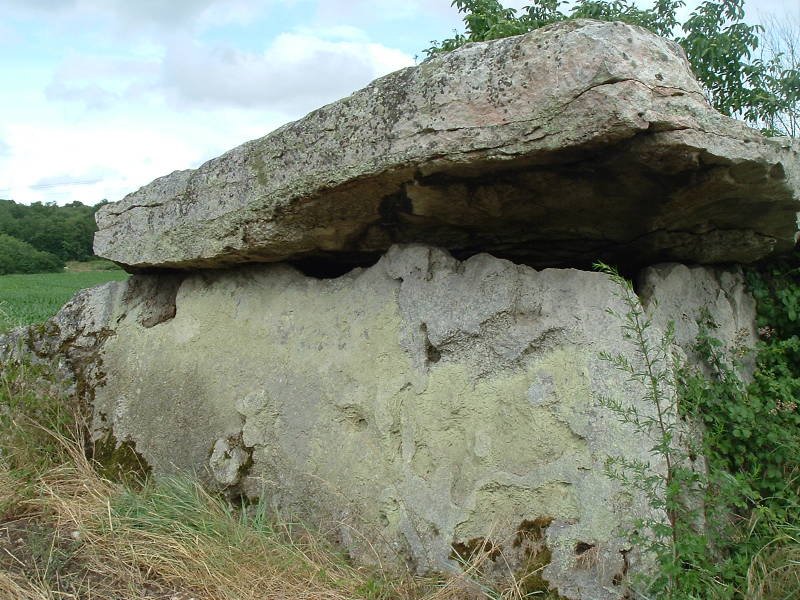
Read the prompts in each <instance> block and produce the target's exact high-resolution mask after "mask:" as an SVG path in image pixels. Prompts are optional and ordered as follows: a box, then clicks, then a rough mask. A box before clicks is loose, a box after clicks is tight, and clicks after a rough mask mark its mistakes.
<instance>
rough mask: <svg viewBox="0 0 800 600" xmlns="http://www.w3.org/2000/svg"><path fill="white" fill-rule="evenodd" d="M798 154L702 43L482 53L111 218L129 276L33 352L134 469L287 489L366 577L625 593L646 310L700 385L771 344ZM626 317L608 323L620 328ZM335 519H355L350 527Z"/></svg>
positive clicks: (528, 38) (335, 107) (22, 348)
mask: <svg viewBox="0 0 800 600" xmlns="http://www.w3.org/2000/svg"><path fill="white" fill-rule="evenodd" d="M798 151H800V148H798V145H797V144H796V142H792V141H791V140H788V139H787V138H766V137H764V136H762V135H761V134H760V133H759V132H758V131H755V130H753V129H750V128H748V127H747V126H745V125H744V124H743V123H741V122H739V121H736V120H733V119H731V118H728V117H725V116H723V115H721V114H719V113H718V112H716V111H715V110H714V109H713V108H712V107H711V106H710V105H709V103H708V101H707V99H706V96H705V94H704V93H703V89H702V88H701V87H700V86H699V84H698V83H697V81H696V80H695V78H694V76H693V75H692V73H691V70H690V67H689V64H688V62H687V60H686V58H685V56H684V54H683V52H682V50H681V49H680V47H679V46H677V45H676V44H674V43H672V42H669V41H666V40H664V39H661V38H659V37H657V36H655V35H654V34H652V33H650V32H648V31H646V30H645V29H642V28H640V27H636V26H632V25H627V24H623V23H605V22H598V21H591V20H578V21H568V22H563V23H558V24H556V25H552V26H549V27H545V28H543V29H540V30H538V31H535V32H533V33H530V34H527V35H523V36H517V37H512V38H507V39H501V40H495V41H491V42H485V43H475V44H468V45H466V46H464V47H463V48H460V49H458V50H455V51H453V52H450V53H447V54H441V55H437V56H435V57H433V58H431V59H429V60H427V61H425V62H423V63H421V64H419V65H417V66H415V67H409V68H407V69H404V70H401V71H397V72H395V73H392V74H390V75H387V76H385V77H382V78H380V79H378V80H376V81H375V82H373V83H372V84H370V85H369V86H367V87H366V88H364V89H363V90H361V91H358V92H356V93H355V94H353V95H352V96H350V97H348V98H345V99H343V100H340V101H338V102H335V103H333V104H330V105H328V106H325V107H323V108H320V109H319V110H316V111H314V112H312V113H311V114H309V115H308V116H306V117H305V118H303V119H301V120H299V121H297V122H294V123H290V124H288V125H285V126H283V127H281V128H280V129H278V130H276V131H274V132H272V133H270V134H269V135H267V136H265V137H263V138H261V139H258V140H253V141H250V142H247V143H245V144H243V145H241V146H239V147H237V148H234V149H233V150H231V151H229V152H227V153H226V154H223V155H222V156H220V157H219V158H215V159H213V160H210V161H208V162H207V163H205V164H204V165H202V166H200V167H199V168H197V169H194V170H187V171H177V172H175V173H172V174H170V175H166V176H164V177H161V178H159V179H156V180H155V181H153V182H152V183H150V184H148V185H146V186H144V187H143V188H141V189H140V190H138V191H136V192H134V193H132V194H129V195H128V196H126V197H125V198H124V199H122V200H121V201H119V202H116V203H113V204H109V205H107V206H105V207H103V208H102V209H101V210H100V212H99V213H98V215H97V222H98V226H99V231H98V232H97V234H96V237H95V251H96V253H97V254H98V255H100V256H102V257H105V258H107V259H109V260H112V261H114V262H116V263H117V264H119V265H121V266H122V267H123V268H124V269H126V270H127V271H129V272H130V273H132V274H133V276H132V277H131V278H129V279H128V280H127V281H123V282H115V283H109V284H106V285H104V286H101V287H98V288H94V289H91V290H86V291H83V292H81V293H79V294H78V295H77V296H76V297H75V298H74V299H73V300H72V301H71V302H69V303H68V304H67V305H66V306H65V307H64V308H63V310H62V311H61V312H60V313H59V314H58V315H57V316H56V317H54V318H53V319H51V320H50V321H48V322H47V323H45V324H44V325H41V326H34V327H31V328H28V329H22V330H17V331H15V332H13V333H12V334H10V335H8V336H6V338H5V339H4V341H0V344H4V345H3V347H4V350H2V351H0V353H5V355H6V357H9V356H12V355H13V356H17V357H18V356H20V355H29V356H34V357H38V359H49V360H53V359H56V360H58V361H59V362H60V363H61V364H62V366H63V368H64V369H65V371H66V372H68V374H69V375H70V377H71V378H72V380H73V381H74V382H75V385H76V389H77V390H78V393H80V394H81V395H82V397H83V398H84V399H85V400H86V402H87V404H88V405H89V406H90V407H91V427H92V433H91V435H92V437H93V439H94V441H95V443H96V444H97V445H98V446H102V445H104V444H105V446H106V448H107V450H108V449H109V448H110V450H108V451H107V452H106V455H107V456H112V457H113V456H117V455H119V453H116V454H115V451H117V450H119V449H128V450H129V451H130V452H134V453H135V454H136V456H137V457H139V459H140V460H141V461H143V463H144V464H146V465H147V467H148V468H149V469H151V470H152V472H153V473H154V474H156V475H158V474H169V473H176V472H180V473H192V474H194V475H197V476H198V477H200V478H201V479H202V480H203V481H204V482H205V483H206V484H207V485H208V486H209V487H210V488H212V489H215V490H217V491H220V492H224V493H227V494H230V495H232V496H240V497H242V498H245V499H247V498H258V497H265V498H266V499H267V500H268V501H269V503H270V505H271V506H272V507H274V509H275V511H276V513H277V514H279V515H282V516H284V517H287V518H298V519H301V520H303V521H305V522H308V523H312V524H316V525H328V527H327V530H333V531H334V532H335V536H336V537H337V542H338V543H340V544H341V545H342V546H343V547H344V548H345V549H346V550H347V551H348V552H349V553H350V555H351V556H352V557H353V558H354V560H357V561H362V562H378V561H380V562H381V563H382V564H393V565H396V566H398V567H399V568H410V569H412V570H414V571H417V572H430V571H438V572H444V573H452V572H458V571H459V570H461V569H463V568H464V562H465V561H466V562H469V560H470V558H471V557H472V556H473V555H474V554H475V553H476V551H478V550H481V549H483V550H486V549H488V550H489V551H488V552H485V554H486V555H487V557H485V561H486V563H487V564H488V565H493V564H494V565H495V566H496V569H497V570H502V569H506V570H510V571H512V572H515V573H516V574H517V575H518V576H519V573H523V574H524V572H525V569H528V570H529V571H530V570H533V571H536V573H537V575H536V577H535V578H534V579H535V580H536V581H537V582H539V585H541V586H543V587H542V589H541V590H538V591H545V590H548V589H549V590H550V591H551V592H552V593H553V594H558V595H559V597H563V598H569V599H572V600H612V599H613V600H616V599H619V598H622V597H624V596H625V594H626V583H627V581H628V579H629V576H630V575H632V574H635V573H637V572H644V571H646V570H647V569H648V568H652V565H651V564H650V563H649V562H648V561H649V559H648V557H647V556H646V555H645V554H644V553H643V552H642V551H641V549H640V548H637V547H636V546H635V545H634V544H632V543H631V541H630V537H631V532H632V530H633V528H634V525H633V523H634V522H636V521H637V520H638V519H647V518H651V517H652V512H653V508H652V507H650V506H649V505H648V502H647V500H646V498H645V497H644V496H643V495H641V494H640V493H638V492H637V491H636V490H634V489H631V488H630V487H626V486H623V485H621V484H620V483H619V482H618V481H616V480H613V479H611V478H609V477H608V475H607V474H606V469H605V464H606V462H607V460H608V458H609V457H622V458H624V459H625V460H628V461H643V462H645V463H649V464H650V465H651V467H652V469H653V471H654V472H663V468H664V465H663V464H661V462H660V461H661V458H660V457H659V456H658V455H654V454H653V453H652V452H651V448H652V446H653V439H652V436H649V435H647V434H646V433H642V432H638V433H637V432H636V431H635V430H633V429H631V427H630V426H628V425H625V424H624V423H622V422H620V420H619V418H618V415H617V414H615V413H614V412H613V411H612V410H610V409H609V408H608V406H609V402H608V400H609V399H611V400H613V401H614V402H617V403H619V404H620V405H622V406H626V407H630V408H631V409H632V410H635V411H637V412H639V413H640V414H643V415H646V414H651V413H652V410H653V407H652V406H650V404H649V402H648V401H647V398H646V392H645V391H644V390H643V389H642V387H641V385H639V384H638V383H636V382H635V381H630V380H629V379H628V378H627V377H626V375H625V374H624V373H622V372H620V371H619V370H617V369H616V368H615V367H614V365H613V364H611V363H609V362H608V361H607V360H604V359H603V358H602V357H601V354H602V353H604V352H605V353H609V354H611V355H616V354H623V355H624V356H628V357H631V358H630V359H631V360H636V358H635V357H636V356H637V354H636V351H637V348H636V345H635V344H634V343H633V341H632V340H630V339H629V338H627V337H626V336H625V335H624V332H623V330H622V328H621V325H622V323H621V322H620V318H619V317H617V316H614V315H613V314H612V313H613V312H614V311H616V312H617V313H618V314H620V315H624V314H625V313H626V311H627V310H628V308H627V307H626V305H625V304H624V301H623V298H621V297H620V289H619V286H618V285H617V284H615V283H614V281H612V280H611V279H610V278H609V277H608V276H607V275H606V274H603V273H600V272H597V271H596V270H593V269H592V264H593V263H594V262H595V261H604V262H606V263H610V264H613V265H616V266H618V267H619V268H620V269H621V270H622V272H623V273H625V274H626V275H628V276H629V277H630V278H632V279H633V280H634V281H635V283H636V291H637V293H638V294H639V298H640V301H641V304H642V306H643V307H644V309H645V310H646V311H647V315H648V317H649V318H651V319H652V323H653V325H652V327H651V329H650V330H649V335H652V336H653V339H654V340H658V339H660V336H662V335H663V333H664V331H665V329H666V326H667V323H668V322H669V321H673V322H674V323H675V330H676V335H675V346H674V350H675V351H676V352H678V353H679V354H680V355H681V356H683V357H684V358H685V359H686V360H687V361H689V363H691V362H692V361H697V360H698V359H697V357H696V356H695V354H694V350H693V341H694V337H695V336H696V334H697V319H698V318H700V316H701V315H702V314H706V316H707V317H708V318H712V319H713V320H714V321H715V322H716V324H717V325H718V329H717V331H716V332H715V333H716V335H717V337H719V338H720V339H721V340H722V341H723V342H724V343H726V344H733V343H734V342H737V343H741V342H743V341H744V342H745V343H751V344H752V343H754V341H755V339H756V332H755V325H754V323H755V302H754V300H753V297H752V296H751V295H750V293H749V292H748V291H747V289H746V288H745V285H744V280H743V276H742V271H741V268H740V266H741V265H744V264H749V263H753V262H755V261H759V260H761V259H764V258H767V257H769V256H773V255H776V254H779V253H781V252H786V251H788V250H790V249H791V248H793V247H794V245H795V243H796V241H797V233H798V225H797V213H798V210H800V192H799V191H798V190H800V163H799V159H798ZM609 309H610V310H609ZM330 524H336V525H335V526H334V527H333V529H331V527H330Z"/></svg>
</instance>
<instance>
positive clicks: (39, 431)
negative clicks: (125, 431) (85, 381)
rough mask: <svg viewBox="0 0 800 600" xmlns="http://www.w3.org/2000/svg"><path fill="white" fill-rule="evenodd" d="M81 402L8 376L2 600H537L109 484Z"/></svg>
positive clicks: (33, 369) (227, 505) (2, 429)
mask: <svg viewBox="0 0 800 600" xmlns="http://www.w3.org/2000/svg"><path fill="white" fill-rule="evenodd" d="M68 389H69V387H68V386H65V385H64V382H62V381H60V379H59V377H58V373H57V372H56V370H54V369H53V368H51V367H50V366H49V365H47V364H38V365H30V364H24V365H20V364H15V363H10V362H5V363H2V362H0V600H52V599H53V598H75V599H78V600H89V599H92V600H129V599H130V598H142V599H151V600H167V599H174V598H186V599H188V598H195V599H196V600H226V599H227V600H270V599H273V600H278V599H285V598H292V599H297V600H304V599H305V600H318V599H326V600H463V599H464V598H469V597H474V598H478V597H486V598H494V599H498V600H499V599H503V600H522V599H523V597H524V596H523V592H522V591H521V590H522V589H523V588H522V586H521V585H520V583H519V581H518V580H517V579H514V578H513V577H511V576H509V581H508V582H507V583H506V585H505V586H502V585H499V584H498V582H496V581H495V582H494V583H490V582H488V581H482V580H481V579H480V576H479V569H477V568H476V567H475V566H474V565H471V564H470V565H467V566H466V573H464V574H459V575H453V576H452V578H449V579H447V578H441V577H422V576H414V575H412V574H410V573H407V572H398V571H392V570H389V569H382V568H381V567H380V565H379V566H376V567H357V566H354V565H353V564H352V562H351V561H350V560H349V559H348V558H347V557H346V556H345V555H344V554H343V553H342V552H341V551H340V550H338V549H336V548H335V547H333V546H332V545H331V544H329V543H328V542H326V541H325V540H326V539H327V537H328V535H327V532H320V531H313V530H311V529H310V528H306V527H303V526H301V525H300V524H298V523H290V522H286V521H281V520H279V519H277V518H276V516H275V514H274V513H273V512H272V511H271V510H270V508H269V502H268V499H267V498H264V499H262V500H260V501H256V502H252V503H251V502H243V503H237V504H234V503H231V502H230V501H228V500H226V499H225V498H224V497H222V496H218V495H214V494H211V493H209V492H207V491H206V490H204V489H203V487H202V486H201V485H200V483H199V482H198V481H197V480H194V479H191V478H187V477H172V478H170V477H166V478H156V477H152V476H150V477H148V478H147V479H146V480H145V481H144V482H141V481H140V482H139V483H137V485H133V486H132V485H129V483H128V482H129V481H131V480H132V479H134V478H131V477H124V476H123V477H119V478H115V480H110V479H108V478H106V477H103V476H102V475H101V474H100V468H99V467H101V465H98V464H96V463H95V462H94V461H93V459H92V458H91V457H92V455H93V454H94V452H93V447H92V444H89V443H87V441H86V440H87V439H88V438H87V429H86V426H85V422H84V415H83V413H82V411H81V407H80V406H79V403H78V401H77V398H76V397H75V396H74V395H73V394H71V393H69V392H68V391H67V390H68ZM112 455H113V453H110V454H107V455H106V458H108V457H109V456H112ZM102 466H108V465H102ZM376 562H379V561H376ZM480 594H482V595H483V596H480ZM534 597H535V598H547V597H548V596H542V595H536V596H534Z"/></svg>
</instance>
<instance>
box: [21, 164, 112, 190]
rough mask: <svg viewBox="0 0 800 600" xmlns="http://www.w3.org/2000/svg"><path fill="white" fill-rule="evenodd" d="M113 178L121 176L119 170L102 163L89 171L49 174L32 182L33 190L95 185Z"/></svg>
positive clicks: (31, 187) (30, 186)
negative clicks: (73, 173)
mask: <svg viewBox="0 0 800 600" xmlns="http://www.w3.org/2000/svg"><path fill="white" fill-rule="evenodd" d="M112 178H119V172H118V171H116V170H115V169H109V168H108V167H103V166H101V165H94V166H92V167H91V168H89V169H88V170H87V171H85V172H83V173H80V174H78V175H70V174H63V175H48V176H47V177H42V178H41V179H39V180H38V181H36V182H34V183H32V184H31V185H29V186H28V187H29V188H30V189H31V190H51V189H54V188H68V187H71V186H76V185H79V186H85V185H94V184H96V183H100V182H102V181H106V180H108V179H112Z"/></svg>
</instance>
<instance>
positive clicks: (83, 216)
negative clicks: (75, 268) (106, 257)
mask: <svg viewBox="0 0 800 600" xmlns="http://www.w3.org/2000/svg"><path fill="white" fill-rule="evenodd" d="M104 204H107V202H106V201H103V202H101V203H99V204H96V205H95V206H86V205H84V204H81V203H80V202H73V203H71V204H67V205H66V206H57V205H56V204H52V203H49V204H42V203H41V202H34V203H33V204H31V205H29V206H28V205H25V204H17V203H16V202H13V201H12V200H0V234H6V235H10V236H12V237H14V238H17V239H18V240H22V241H23V242H27V243H28V244H30V245H31V246H33V247H34V248H36V249H37V250H40V251H42V252H49V253H50V254H52V255H54V256H57V257H58V258H60V259H61V260H62V261H67V260H80V261H84V260H89V259H90V258H92V257H93V252H92V240H93V237H94V232H95V231H97V225H96V224H95V220H94V214H95V213H96V212H97V210H98V209H99V208H100V207H101V206H102V205H104ZM13 272H24V271H13Z"/></svg>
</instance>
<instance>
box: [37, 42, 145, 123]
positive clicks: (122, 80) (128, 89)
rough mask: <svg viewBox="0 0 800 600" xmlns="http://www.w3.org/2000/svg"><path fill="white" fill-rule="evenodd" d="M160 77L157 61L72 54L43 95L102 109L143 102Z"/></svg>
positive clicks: (63, 63)
mask: <svg viewBox="0 0 800 600" xmlns="http://www.w3.org/2000/svg"><path fill="white" fill-rule="evenodd" d="M159 77H160V65H159V63H158V62H157V61H155V60H150V61H147V60H141V59H137V58H129V57H125V58H120V57H113V56H87V55H80V54H76V53H72V54H71V55H69V56H68V57H67V58H66V59H65V60H64V61H63V62H62V63H61V64H60V65H59V66H58V68H57V69H56V71H55V73H54V74H53V78H52V80H51V82H50V83H49V84H48V85H47V87H46V88H45V90H44V92H45V97H46V98H47V99H48V100H51V101H52V100H56V101H66V102H77V103H80V104H83V105H84V106H85V107H86V108H87V109H89V110H103V109H108V108H112V107H114V106H115V105H117V104H119V103H120V102H123V101H127V100H136V101H141V100H142V99H143V97H144V96H145V95H146V94H147V93H148V92H149V91H150V90H152V89H153V88H155V87H156V85H157V81H158V79H159Z"/></svg>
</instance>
